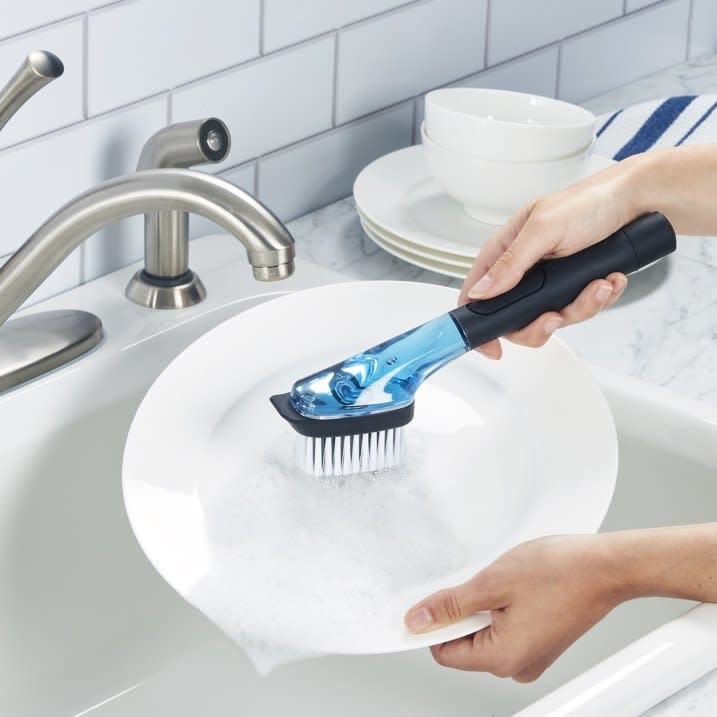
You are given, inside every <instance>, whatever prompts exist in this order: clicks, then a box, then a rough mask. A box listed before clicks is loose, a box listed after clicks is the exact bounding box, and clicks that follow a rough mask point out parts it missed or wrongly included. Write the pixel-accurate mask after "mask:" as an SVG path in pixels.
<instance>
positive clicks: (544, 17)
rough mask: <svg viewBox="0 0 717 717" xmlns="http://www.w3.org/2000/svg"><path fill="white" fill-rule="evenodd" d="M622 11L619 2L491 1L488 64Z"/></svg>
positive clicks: (562, 0) (569, 0)
mask: <svg viewBox="0 0 717 717" xmlns="http://www.w3.org/2000/svg"><path fill="white" fill-rule="evenodd" d="M622 9H623V8H622V0H599V2H596V1H595V0H529V2H526V1H525V0H492V2H491V5H490V21H489V24H488V64H489V65H494V64H496V63H498V62H502V61H503V60H507V59H508V58H510V57H516V56H517V55H522V54H523V53H524V52H528V51H529V50H534V49H535V48H536V47H540V46H541V45H547V44H549V43H551V42H555V41H556V40H560V39H562V38H564V37H567V36H568V35H573V34H574V33H576V32H580V31H581V30H585V29H587V28H589V27H593V26H594V25H598V24H600V23H602V22H605V21H607V20H611V19H613V18H616V17H619V16H620V15H622Z"/></svg>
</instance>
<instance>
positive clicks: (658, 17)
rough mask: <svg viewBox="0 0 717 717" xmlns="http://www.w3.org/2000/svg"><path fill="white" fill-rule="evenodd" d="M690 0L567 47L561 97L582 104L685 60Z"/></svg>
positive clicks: (652, 11) (634, 17) (589, 35)
mask: <svg viewBox="0 0 717 717" xmlns="http://www.w3.org/2000/svg"><path fill="white" fill-rule="evenodd" d="M689 10H690V3H689V0H669V1H668V2H663V3H659V4H657V5H655V6H654V7H651V8H647V9H645V10H643V11H642V12H639V13H636V14H634V15H628V16H626V17H624V18H622V19H621V20H616V21H615V22H611V23H609V24H607V25H603V26H602V27H599V28H596V29H594V30H590V31H588V32H585V33H583V34H582V35H579V36H577V37H574V38H571V39H569V40H566V41H565V42H564V43H563V46H562V50H561V53H562V54H561V58H560V78H559V89H558V93H559V96H560V97H561V98H563V99H566V100H569V101H571V102H579V101H580V100H585V99H587V98H588V97H592V96H594V95H597V94H599V93H601V92H605V91H607V90H609V89H610V88H612V87H619V86H620V85H624V84H626V83H627V82H630V81H632V80H635V79H637V78H639V77H642V76H643V75H647V74H649V73H651V72H654V71H656V70H659V69H661V68H663V67H667V66H668V65H673V64H676V63H678V62H680V61H682V60H684V58H685V52H686V44H687V31H686V29H687V21H688V16H689Z"/></svg>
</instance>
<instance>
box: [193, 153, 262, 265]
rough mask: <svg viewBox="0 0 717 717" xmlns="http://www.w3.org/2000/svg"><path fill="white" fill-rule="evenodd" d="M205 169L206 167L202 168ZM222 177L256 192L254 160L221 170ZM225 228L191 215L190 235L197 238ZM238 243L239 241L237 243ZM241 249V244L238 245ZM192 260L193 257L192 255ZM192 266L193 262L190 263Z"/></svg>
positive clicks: (222, 230) (250, 191) (247, 190)
mask: <svg viewBox="0 0 717 717" xmlns="http://www.w3.org/2000/svg"><path fill="white" fill-rule="evenodd" d="M201 169H204V168H201ZM219 176H220V177H222V178H223V179H226V180H227V181H228V182H231V183H232V184H236V186H237V187H240V188H241V189H243V190H244V191H246V192H249V194H255V189H256V166H255V163H254V162H251V163H249V164H243V165H241V166H240V167H232V168H231V169H227V170H225V171H224V172H221V173H220V175H219ZM224 231H225V230H224V229H222V228H221V227H219V226H217V225H216V224H214V222H211V221H209V219H205V218H204V217H200V216H198V215H197V214H192V215H191V216H190V217H189V237H190V238H191V239H196V237H203V236H206V235H207V234H216V233H217V232H224ZM237 244H238V243H237ZM238 248H239V249H241V246H238ZM190 262H191V257H190ZM190 266H191V263H190Z"/></svg>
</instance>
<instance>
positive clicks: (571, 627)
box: [405, 535, 626, 682]
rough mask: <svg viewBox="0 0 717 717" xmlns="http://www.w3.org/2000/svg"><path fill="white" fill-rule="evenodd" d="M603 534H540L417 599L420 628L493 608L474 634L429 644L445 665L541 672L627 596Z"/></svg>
mask: <svg viewBox="0 0 717 717" xmlns="http://www.w3.org/2000/svg"><path fill="white" fill-rule="evenodd" d="M603 540H604V538H603V536H594V535H588V536H584V535H577V536H559V537H549V538H541V539H540V540H534V541H531V542H529V543H523V544H522V545H519V546H517V547H515V548H513V549H512V550H510V551H508V552H507V553H505V554H504V555H503V556H501V557H500V558H498V560H496V561H495V562H494V563H493V564H492V565H490V566H488V567H487V568H485V569H484V570H482V571H481V572H480V573H478V574H477V575H476V576H475V577H474V578H472V579H471V580H469V581H468V582H466V583H464V584H463V585H459V586H457V587H454V588H450V589H448V590H442V591H441V592H438V593H436V594H434V595H432V596H430V597H428V598H426V599H425V600H423V601H422V602H420V603H418V604H417V605H415V606H414V607H412V608H411V609H410V610H409V611H408V613H407V614H406V617H405V622H406V627H407V628H408V629H409V630H410V631H412V632H417V633H422V632H428V631H430V630H433V629H436V628H438V627H443V626H445V625H448V624H451V623H454V622H457V621H458V620H461V619H463V618H465V617H468V616H469V615H473V614H475V613H477V612H481V611H488V610H490V612H491V620H492V623H491V625H490V626H489V627H486V628H485V629H483V630H480V631H479V632H476V633H475V634H473V635H468V636H467V637H462V638H459V639H458V640H452V641H451V642H445V643H443V644H441V645H436V646H434V647H432V648H431V652H432V653H433V657H434V659H435V660H436V662H438V663H439V664H441V665H445V666H447V667H455V668H458V669H462V670H479V671H484V672H491V673H493V674H494V675H497V676H499V677H512V678H513V679H514V680H517V681H518V682H530V681H532V680H535V679H537V678H538V677H539V676H540V675H541V674H542V673H543V672H544V671H545V670H546V669H547V668H548V667H549V666H550V665H551V664H552V663H553V662H554V661H555V660H556V659H557V658H558V657H559V656H560V655H561V654H562V653H563V652H564V651H565V650H566V649H567V648H568V647H569V646H570V645H571V644H572V643H573V642H574V641H575V640H577V639H578V638H579V637H580V636H581V635H582V634H583V633H584V632H586V631H587V630H589V629H590V628H591V627H592V626H593V625H594V624H595V623H597V622H598V621H599V620H601V619H602V618H603V617H604V616H605V615H606V614H607V613H608V612H609V611H610V610H611V609H612V608H613V607H615V605H617V604H618V603H619V602H621V600H622V599H625V597H626V596H621V595H620V591H619V589H620V581H619V580H617V579H615V578H614V576H615V571H614V570H613V566H612V562H611V557H610V556H611V553H610V551H609V550H608V549H606V547H605V545H604V542H603Z"/></svg>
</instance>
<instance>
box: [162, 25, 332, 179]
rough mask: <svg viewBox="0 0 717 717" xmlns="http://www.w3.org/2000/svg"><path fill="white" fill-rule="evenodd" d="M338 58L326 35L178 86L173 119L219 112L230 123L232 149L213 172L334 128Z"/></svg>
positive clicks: (174, 120)
mask: <svg viewBox="0 0 717 717" xmlns="http://www.w3.org/2000/svg"><path fill="white" fill-rule="evenodd" d="M333 57H334V41H333V38H330V37H327V38H323V39H320V40H315V41H313V42H310V43H308V44H306V45H301V46H299V47H297V48H291V49H289V50H284V51H282V52H279V53H276V54H274V55H270V56H268V57H266V58H263V59H262V60H260V61H257V62H252V63H250V64H248V65H246V66H243V67H239V68H238V69H236V70H232V71H230V72H226V73H223V74H221V75H219V76H217V77H215V78H212V79H210V80H206V81H203V82H201V83H197V84H194V85H191V86H189V87H186V88H183V89H180V90H177V91H176V92H174V93H173V96H172V121H173V122H178V121H183V120H190V119H195V118H197V117H206V116H210V115H215V116H217V117H219V118H220V119H222V120H224V122H226V123H227V125H228V127H229V131H230V132H231V134H232V149H231V152H230V153H229V157H228V159H227V160H226V161H225V162H224V163H223V164H219V165H214V166H213V169H212V171H219V170H221V169H223V168H226V167H228V166H231V165H234V164H237V163H239V162H244V161H246V160H248V159H253V158H254V157H257V156H258V155H260V154H265V153H267V152H270V151H272V150H273V149H276V148H277V147H282V146H285V145H288V144H291V143H293V142H296V141H298V140H300V139H304V138H305V137H309V136H311V135H313V134H317V133H318V132H322V131H324V130H326V129H328V128H330V127H331V109H332V94H333V66H334V61H333ZM208 171H209V170H208Z"/></svg>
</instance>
